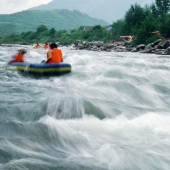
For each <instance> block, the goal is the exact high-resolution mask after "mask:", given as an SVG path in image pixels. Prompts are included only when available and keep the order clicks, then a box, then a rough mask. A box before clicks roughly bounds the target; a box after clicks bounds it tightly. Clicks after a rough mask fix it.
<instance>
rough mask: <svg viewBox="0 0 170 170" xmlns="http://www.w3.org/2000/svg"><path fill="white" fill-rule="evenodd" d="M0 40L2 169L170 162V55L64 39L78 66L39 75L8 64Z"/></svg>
mask: <svg viewBox="0 0 170 170" xmlns="http://www.w3.org/2000/svg"><path fill="white" fill-rule="evenodd" d="M20 48H25V49H26V50H27V54H26V61H28V62H32V63H39V62H41V61H42V60H44V59H45V54H46V50H44V49H34V48H33V47H32V46H19V45H15V46H9V47H8V46H0V91H1V95H0V169H2V170H13V169H15V170H47V169H48V170H56V169H57V170H169V169H170V107H169V106H170V56H164V55H155V54H140V53H130V52H127V53H125V52H123V53H117V52H94V51H86V50H81V51H79V50H70V48H69V47H61V49H62V51H63V56H64V62H66V63H70V64H71V65H72V72H71V73H69V74H67V75H64V76H59V77H49V78H41V79H35V78H31V77H24V76H23V75H21V74H19V73H18V72H16V71H9V70H5V67H6V63H7V62H8V61H9V60H10V58H11V56H12V55H13V54H14V53H15V52H16V51H17V50H18V49H20Z"/></svg>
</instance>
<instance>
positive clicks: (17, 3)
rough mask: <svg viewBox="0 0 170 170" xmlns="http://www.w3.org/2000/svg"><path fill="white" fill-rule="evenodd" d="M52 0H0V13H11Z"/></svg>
mask: <svg viewBox="0 0 170 170" xmlns="http://www.w3.org/2000/svg"><path fill="white" fill-rule="evenodd" d="M50 1H52V0H0V14H11V13H15V12H19V11H23V10H26V9H29V8H31V7H34V6H38V5H41V4H47V3H48V2H50Z"/></svg>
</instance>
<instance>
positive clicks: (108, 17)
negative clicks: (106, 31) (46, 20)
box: [29, 0, 153, 24]
mask: <svg viewBox="0 0 170 170" xmlns="http://www.w3.org/2000/svg"><path fill="white" fill-rule="evenodd" d="M136 1H137V0H128V1H126V3H125V0H100V1H99V0H81V2H80V1H79V0H53V1H51V2H49V3H48V4H43V5H39V6H37V7H33V8H30V9H29V10H35V9H36V10H46V9H48V10H54V9H68V10H78V11H80V12H82V13H85V14H88V15H89V16H90V17H93V18H98V19H102V20H104V21H106V22H108V23H110V24H112V22H115V21H116V20H118V19H122V18H123V17H124V15H125V13H126V11H128V9H129V8H130V5H134V4H135V3H138V4H139V5H141V6H144V5H146V1H144V0H138V2H136ZM150 1H153V0H150Z"/></svg>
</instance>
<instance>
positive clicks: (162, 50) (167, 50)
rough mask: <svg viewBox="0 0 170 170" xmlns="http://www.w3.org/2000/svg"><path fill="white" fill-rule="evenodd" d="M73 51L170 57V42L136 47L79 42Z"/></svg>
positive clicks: (99, 42)
mask: <svg viewBox="0 0 170 170" xmlns="http://www.w3.org/2000/svg"><path fill="white" fill-rule="evenodd" d="M71 49H74V50H91V51H107V52H111V51H115V52H140V53H154V54H162V55H170V41H169V40H162V39H158V40H156V41H155V42H153V43H150V44H147V45H145V44H140V45H138V46H136V47H131V45H130V43H128V42H126V41H122V42H114V43H104V42H102V41H94V42H87V41H79V40H78V41H77V43H76V44H74V45H73V46H72V47H71Z"/></svg>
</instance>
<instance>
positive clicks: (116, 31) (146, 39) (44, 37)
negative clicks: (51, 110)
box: [0, 0, 170, 51]
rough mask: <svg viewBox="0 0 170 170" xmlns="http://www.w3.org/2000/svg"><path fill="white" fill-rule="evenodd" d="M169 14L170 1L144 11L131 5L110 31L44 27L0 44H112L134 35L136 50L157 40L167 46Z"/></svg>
mask: <svg viewBox="0 0 170 170" xmlns="http://www.w3.org/2000/svg"><path fill="white" fill-rule="evenodd" d="M169 11H170V0H155V2H154V3H153V4H152V5H150V6H149V5H146V6H145V7H141V6H140V5H138V4H137V3H136V4H134V5H131V7H130V9H129V10H128V11H127V12H126V14H125V16H124V18H123V19H120V20H117V21H116V22H113V24H112V25H111V27H112V30H110V31H108V30H106V29H105V28H104V27H103V26H101V25H95V26H94V27H93V29H91V30H90V31H85V30H84V29H83V28H84V27H83V26H80V27H79V28H78V29H72V30H56V29H55V28H50V29H49V28H47V26H45V25H39V26H38V27H37V29H36V31H28V32H22V33H21V34H11V35H9V36H5V37H2V38H1V39H0V42H1V43H9V44H14V43H18V44H31V43H37V42H39V43H45V42H54V41H55V42H59V43H60V44H62V45H71V44H76V43H77V40H80V41H82V42H83V41H86V42H94V41H101V42H103V43H108V42H110V40H113V39H114V40H116V39H118V38H119V37H120V36H123V35H132V36H133V41H132V42H131V43H130V44H128V47H129V46H130V47H134V46H137V45H139V44H144V45H148V44H150V43H153V42H155V41H156V40H157V39H161V40H162V41H161V42H159V43H165V42H164V40H166V44H168V42H167V41H168V40H167V39H168V38H169V37H170V27H169V25H170V14H169ZM155 31H156V32H159V34H154V32H155ZM157 45H158V44H157ZM152 46H153V44H152V45H151V47H152ZM166 47H167V46H166ZM142 48H143V47H142ZM154 48H155V47H154ZM149 49H151V48H149ZM152 50H153V49H152ZM152 50H151V51H152Z"/></svg>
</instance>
